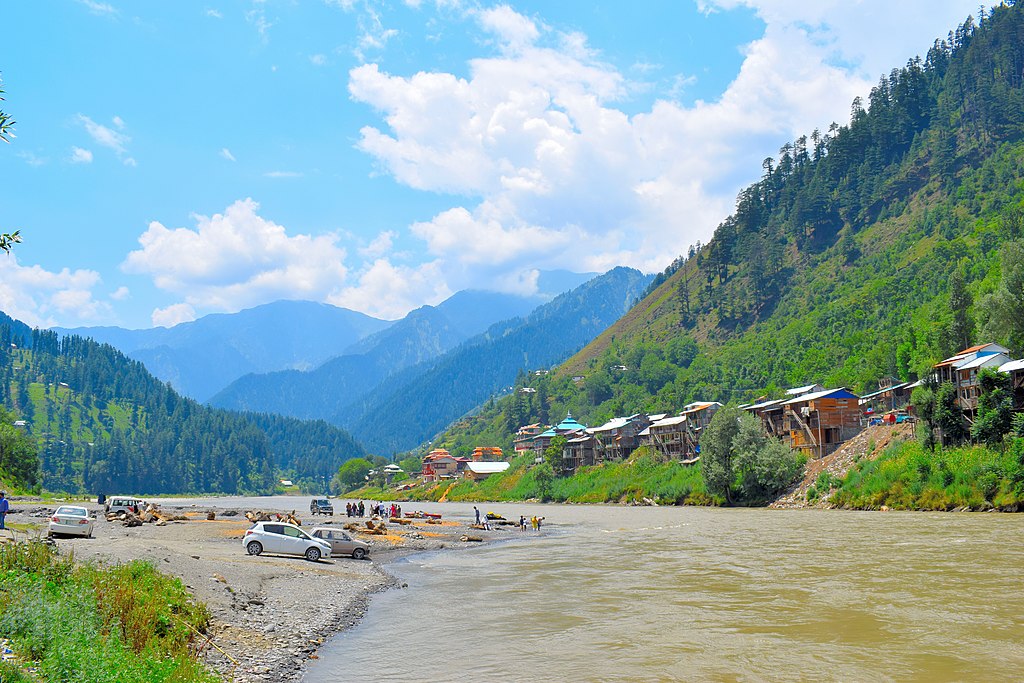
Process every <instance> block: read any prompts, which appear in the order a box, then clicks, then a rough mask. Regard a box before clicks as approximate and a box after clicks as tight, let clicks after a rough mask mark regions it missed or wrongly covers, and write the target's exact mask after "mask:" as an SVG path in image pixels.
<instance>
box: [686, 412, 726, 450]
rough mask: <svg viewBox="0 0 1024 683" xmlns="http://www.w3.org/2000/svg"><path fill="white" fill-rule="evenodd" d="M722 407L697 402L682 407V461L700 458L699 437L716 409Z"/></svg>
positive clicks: (709, 422)
mask: <svg viewBox="0 0 1024 683" xmlns="http://www.w3.org/2000/svg"><path fill="white" fill-rule="evenodd" d="M721 407H722V404H721V403H718V402H717V401H698V402H696V403H691V404H689V405H687V406H684V407H683V413H682V415H683V417H685V418H686V421H685V422H684V423H683V461H684V462H685V461H688V460H695V459H696V458H699V457H700V435H701V434H702V433H703V431H704V429H705V428H706V427H707V426H708V425H709V424H711V418H712V417H714V415H715V413H717V412H718V409H719V408H721Z"/></svg>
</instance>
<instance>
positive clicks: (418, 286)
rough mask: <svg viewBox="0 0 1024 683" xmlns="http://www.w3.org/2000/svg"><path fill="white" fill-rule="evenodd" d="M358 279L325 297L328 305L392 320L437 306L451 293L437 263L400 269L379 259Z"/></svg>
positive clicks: (401, 267)
mask: <svg viewBox="0 0 1024 683" xmlns="http://www.w3.org/2000/svg"><path fill="white" fill-rule="evenodd" d="M357 278H358V283H357V284H355V285H353V286H350V287H346V288H344V289H343V290H341V291H340V292H338V293H336V294H333V295H331V296H329V297H327V303H330V304H333V305H335V306H341V307H343V308H350V309H352V310H355V311H361V312H363V313H366V314H367V315H372V316H374V317H377V318H383V319H385V320H395V319H397V318H401V317H402V316H404V315H405V314H406V313H408V312H409V311H410V310H412V309H414V308H418V307H419V306H422V305H424V304H431V305H434V304H439V303H441V302H442V301H444V300H445V299H447V298H448V297H450V296H451V295H452V294H453V293H454V292H453V291H452V290H450V289H449V288H448V286H447V284H446V282H445V280H446V278H445V274H444V273H443V272H442V266H441V264H440V263H438V262H436V261H435V262H430V263H424V264H422V265H419V266H402V265H395V264H393V263H391V261H389V260H388V259H384V258H380V259H377V260H376V261H374V262H373V263H372V264H370V266H369V267H368V268H366V269H365V270H364V271H363V272H361V273H359V274H358V276H357Z"/></svg>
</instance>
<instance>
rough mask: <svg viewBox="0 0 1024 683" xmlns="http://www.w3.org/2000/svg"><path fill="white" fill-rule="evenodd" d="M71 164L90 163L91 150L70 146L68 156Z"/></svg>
mask: <svg viewBox="0 0 1024 683" xmlns="http://www.w3.org/2000/svg"><path fill="white" fill-rule="evenodd" d="M68 161H70V162H71V163H73V164H91V163H92V152H90V151H89V150H87V149H82V148H81V147H72V148H71V156H70V157H69V158H68Z"/></svg>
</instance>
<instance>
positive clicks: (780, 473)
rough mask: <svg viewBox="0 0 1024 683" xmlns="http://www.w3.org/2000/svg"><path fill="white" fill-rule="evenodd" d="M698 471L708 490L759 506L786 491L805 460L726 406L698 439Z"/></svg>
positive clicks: (752, 419)
mask: <svg viewBox="0 0 1024 683" xmlns="http://www.w3.org/2000/svg"><path fill="white" fill-rule="evenodd" d="M700 462H701V470H702V472H703V474H704V481H705V483H706V484H707V487H708V491H710V492H711V493H713V494H715V495H720V496H722V497H723V498H725V501H726V503H727V504H732V503H734V502H741V501H742V502H745V503H748V504H749V503H762V502H765V501H767V500H768V499H769V498H771V497H773V496H774V495H775V494H778V493H780V492H781V491H783V490H785V488H786V487H787V486H789V485H790V484H792V483H793V481H795V480H796V478H797V477H798V476H800V474H801V473H802V472H803V466H804V459H803V458H802V457H800V456H798V455H797V454H796V453H795V452H794V451H793V450H792V449H791V448H789V447H788V446H786V445H785V444H784V443H782V442H781V441H779V440H777V439H772V438H769V437H767V436H765V435H764V432H762V430H761V423H760V421H759V420H758V419H757V418H756V417H754V416H753V415H751V414H750V413H747V412H745V411H742V410H739V409H738V408H733V407H725V408H722V409H720V410H719V411H718V412H717V413H715V416H714V417H713V418H711V423H710V424H709V425H708V426H707V429H706V430H705V432H704V435H703V436H702V437H701V459H700Z"/></svg>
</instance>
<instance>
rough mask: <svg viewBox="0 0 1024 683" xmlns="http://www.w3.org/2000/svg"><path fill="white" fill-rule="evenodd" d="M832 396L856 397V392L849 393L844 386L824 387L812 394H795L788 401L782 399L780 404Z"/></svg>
mask: <svg viewBox="0 0 1024 683" xmlns="http://www.w3.org/2000/svg"><path fill="white" fill-rule="evenodd" d="M834 394H845V395H843V396H834ZM830 396H834V398H858V396H857V394H854V393H851V392H849V391H847V390H846V387H842V388H840V389H826V390H825V391H816V392H814V393H813V394H804V395H803V396H797V397H796V398H791V399H789V400H788V401H784V402H783V403H782V405H784V406H788V405H792V404H794V403H806V402H808V401H817V400H818V399H819V398H828V397H830Z"/></svg>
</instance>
